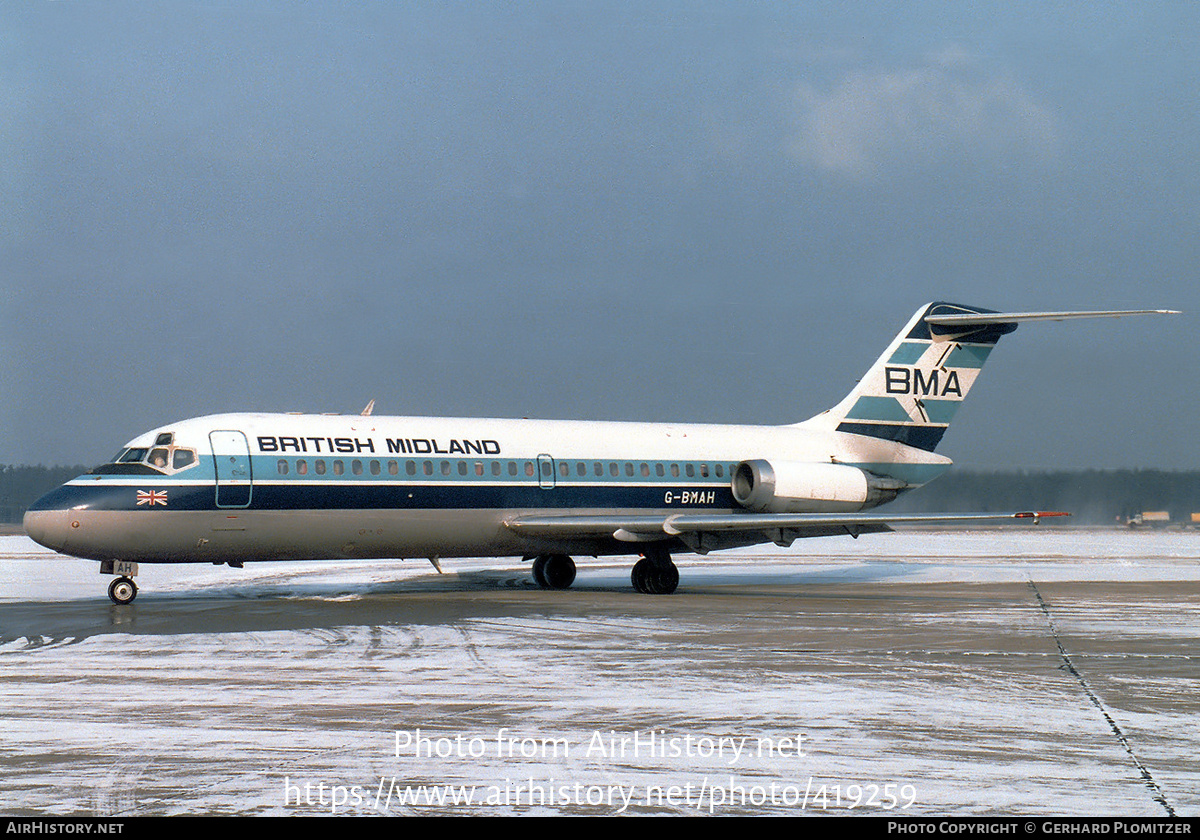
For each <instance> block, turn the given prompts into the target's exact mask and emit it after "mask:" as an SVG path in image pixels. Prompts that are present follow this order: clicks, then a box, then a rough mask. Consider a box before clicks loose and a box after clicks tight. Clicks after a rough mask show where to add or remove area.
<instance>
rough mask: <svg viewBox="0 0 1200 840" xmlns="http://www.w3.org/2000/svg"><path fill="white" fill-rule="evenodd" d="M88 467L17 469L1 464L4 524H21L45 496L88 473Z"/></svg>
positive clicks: (0, 503)
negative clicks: (27, 511)
mask: <svg viewBox="0 0 1200 840" xmlns="http://www.w3.org/2000/svg"><path fill="white" fill-rule="evenodd" d="M87 470H88V468H87V467H14V466H10V465H7V464H0V522H4V523H13V522H20V521H21V518H22V517H23V516H25V509H26V508H27V507H29V506H30V505H31V504H33V503H34V502H35V501H37V498H38V497H39V496H41V495H42V494H43V493H49V492H50V491H51V490H53V489H54V488H55V487H57V486H58V485H60V484H63V483H65V482H68V481H70V480H71V479H72V478H74V477H75V476H77V475H82V474H83V473H85V472H87Z"/></svg>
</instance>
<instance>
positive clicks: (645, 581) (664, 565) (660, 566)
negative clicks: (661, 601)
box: [629, 549, 679, 595]
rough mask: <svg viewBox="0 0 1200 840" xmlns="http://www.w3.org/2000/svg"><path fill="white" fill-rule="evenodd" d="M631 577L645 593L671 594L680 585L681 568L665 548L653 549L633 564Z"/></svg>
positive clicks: (634, 585) (639, 590)
mask: <svg viewBox="0 0 1200 840" xmlns="http://www.w3.org/2000/svg"><path fill="white" fill-rule="evenodd" d="M629 579H630V581H631V582H632V583H633V588H634V589H636V590H637V591H638V592H641V593H642V594H643V595H670V594H671V593H672V592H674V591H675V588H676V587H677V586H679V569H678V568H677V567H676V566H675V564H674V563H673V562H671V555H670V554H668V553H667V552H666V551H665V550H663V549H651V550H648V551H647V552H646V553H645V554H644V555H643V556H642V559H641V560H639V561H637V562H636V563H634V564H633V572H632V573H630V575H629Z"/></svg>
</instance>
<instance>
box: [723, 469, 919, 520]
mask: <svg viewBox="0 0 1200 840" xmlns="http://www.w3.org/2000/svg"><path fill="white" fill-rule="evenodd" d="M907 486H908V485H907V484H905V482H903V481H900V480H899V479H895V478H887V477H885V476H881V475H875V474H874V473H870V472H867V471H866V470H861V469H859V468H858V467H851V466H848V465H846V464H822V463H805V462H800V461H776V462H774V463H772V462H770V461H763V460H755V461H743V462H742V463H740V464H738V465H737V469H735V470H734V472H733V498H734V499H736V500H737V502H738V504H740V505H742V506H743V507H747V508H749V509H750V510H753V511H756V512H758V513H807V512H814V513H816V512H821V513H828V512H836V511H858V510H863V509H865V508H872V507H875V506H876V505H881V504H883V503H884V502H890V501H891V500H892V499H894V498H896V496H898V495H899V494H900V492H901V491H902V490H904V489H905V488H906V487H907Z"/></svg>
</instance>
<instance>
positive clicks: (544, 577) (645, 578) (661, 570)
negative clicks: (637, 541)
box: [533, 548, 679, 595]
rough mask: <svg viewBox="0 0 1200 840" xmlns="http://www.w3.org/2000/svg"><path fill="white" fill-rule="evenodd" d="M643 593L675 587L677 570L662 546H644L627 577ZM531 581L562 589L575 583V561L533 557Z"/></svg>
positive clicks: (562, 556)
mask: <svg viewBox="0 0 1200 840" xmlns="http://www.w3.org/2000/svg"><path fill="white" fill-rule="evenodd" d="M629 579H630V581H631V582H632V583H633V588H634V589H636V590H637V591H638V592H641V593H642V594H643V595H670V594H671V593H672V592H674V591H675V589H676V587H678V586H679V569H678V568H676V566H675V564H674V563H673V562H672V561H671V555H670V554H669V553H667V551H666V550H665V549H661V548H657V549H655V548H652V549H648V550H647V551H646V552H645V554H643V555H642V559H640V560H638V561H637V563H635V564H634V566H633V572H632V573H631V574H630V576H629ZM533 580H534V582H535V583H537V585H538V586H540V587H541V588H542V589H566V588H568V587H569V586H570V585H571V584H572V583H574V582H575V561H574V560H572V559H571V558H570V557H568V556H567V555H565V554H539V555H538V556H537V557H535V558H533Z"/></svg>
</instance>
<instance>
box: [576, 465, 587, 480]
mask: <svg viewBox="0 0 1200 840" xmlns="http://www.w3.org/2000/svg"><path fill="white" fill-rule="evenodd" d="M575 474H576V475H578V476H579V477H580V478H583V477H584V476H585V475H587V464H585V463H583V461H580V462H579V463H578V464H576V465H575Z"/></svg>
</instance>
